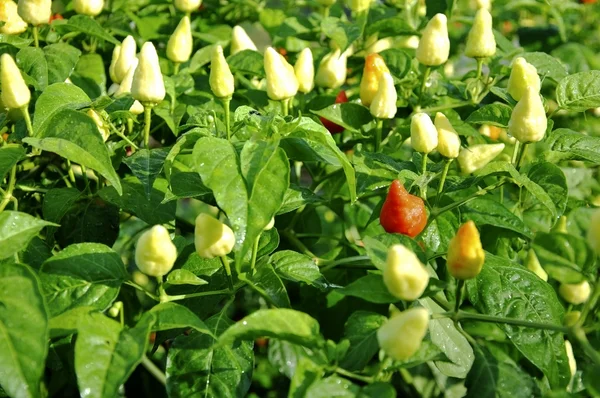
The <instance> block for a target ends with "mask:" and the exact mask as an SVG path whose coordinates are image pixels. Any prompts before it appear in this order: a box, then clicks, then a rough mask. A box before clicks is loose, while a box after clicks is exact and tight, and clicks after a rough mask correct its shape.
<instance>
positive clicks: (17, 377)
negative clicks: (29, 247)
mask: <svg viewBox="0 0 600 398" xmlns="http://www.w3.org/2000/svg"><path fill="white" fill-rule="evenodd" d="M4 213H5V212H3V213H0V217H1V216H2V214H4ZM0 231H2V228H0ZM0 247H4V243H0ZM0 335H1V336H2V338H0V385H1V386H2V389H4V392H6V393H7V394H8V395H9V396H11V397H15V398H25V397H39V396H41V395H42V393H41V390H40V382H41V380H42V378H43V376H44V369H45V363H46V355H47V353H48V314H47V310H46V304H45V303H44V297H43V296H42V292H41V289H40V284H39V282H38V279H37V277H36V276H35V273H34V272H33V271H32V270H31V269H30V268H29V267H27V266H25V265H21V264H10V263H9V264H2V265H0Z"/></svg>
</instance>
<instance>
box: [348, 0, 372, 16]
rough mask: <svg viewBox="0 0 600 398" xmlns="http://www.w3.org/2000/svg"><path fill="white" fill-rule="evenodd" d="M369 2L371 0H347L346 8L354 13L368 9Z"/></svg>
mask: <svg viewBox="0 0 600 398" xmlns="http://www.w3.org/2000/svg"><path fill="white" fill-rule="evenodd" d="M371 2H372V0H347V4H348V8H350V10H352V12H353V13H355V14H358V13H360V12H363V11H365V10H368V9H369V7H371Z"/></svg>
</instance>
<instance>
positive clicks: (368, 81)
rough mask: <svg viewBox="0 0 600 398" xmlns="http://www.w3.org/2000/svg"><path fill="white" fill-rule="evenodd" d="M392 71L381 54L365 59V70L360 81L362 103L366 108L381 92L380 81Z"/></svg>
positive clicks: (371, 55)
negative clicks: (378, 92) (379, 91)
mask: <svg viewBox="0 0 600 398" xmlns="http://www.w3.org/2000/svg"><path fill="white" fill-rule="evenodd" d="M386 72H387V73H389V72H390V70H389V69H388V67H387V66H386V65H385V61H384V60H383V57H382V56H381V55H379V54H375V53H373V54H369V55H367V57H366V58H365V68H364V69H363V75H362V78H361V80H360V101H361V102H362V104H363V105H364V106H370V105H371V103H372V102H373V98H375V95H376V94H377V91H378V90H379V81H380V80H381V76H383V74H384V73H386Z"/></svg>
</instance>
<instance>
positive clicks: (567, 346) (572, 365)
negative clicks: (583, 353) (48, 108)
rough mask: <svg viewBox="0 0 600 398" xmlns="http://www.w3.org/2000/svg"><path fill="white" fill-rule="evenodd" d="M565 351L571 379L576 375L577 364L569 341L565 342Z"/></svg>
mask: <svg viewBox="0 0 600 398" xmlns="http://www.w3.org/2000/svg"><path fill="white" fill-rule="evenodd" d="M565 351H567V359H568V360H569V371H570V372H571V377H573V376H575V373H577V362H576V361H575V355H574V354H573V346H572V345H571V342H570V341H569V340H565Z"/></svg>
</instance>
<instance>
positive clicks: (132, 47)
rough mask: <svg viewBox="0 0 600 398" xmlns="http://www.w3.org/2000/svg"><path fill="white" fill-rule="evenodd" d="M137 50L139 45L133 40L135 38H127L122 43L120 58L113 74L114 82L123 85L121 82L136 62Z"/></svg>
mask: <svg viewBox="0 0 600 398" xmlns="http://www.w3.org/2000/svg"><path fill="white" fill-rule="evenodd" d="M136 50H137V44H136V43H135V39H134V38H133V36H127V37H126V38H125V39H124V40H123V42H122V43H121V49H120V50H119V56H118V57H117V59H116V61H115V66H114V68H113V74H114V77H115V79H116V80H113V82H115V83H121V81H122V80H123V79H124V78H125V75H126V74H127V72H128V71H129V68H131V64H133V62H134V61H133V60H134V59H135V58H136V55H135V52H136ZM142 51H143V50H142ZM113 57H114V53H113Z"/></svg>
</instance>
